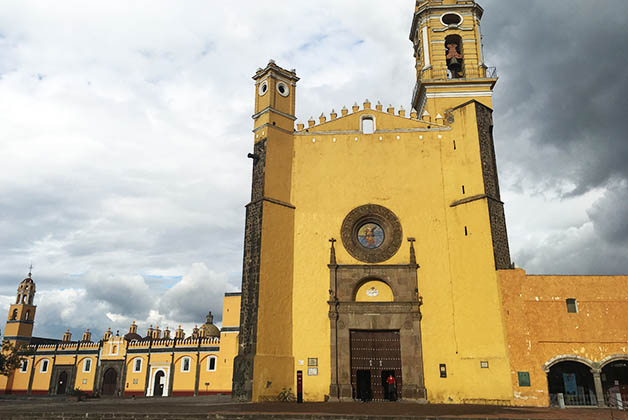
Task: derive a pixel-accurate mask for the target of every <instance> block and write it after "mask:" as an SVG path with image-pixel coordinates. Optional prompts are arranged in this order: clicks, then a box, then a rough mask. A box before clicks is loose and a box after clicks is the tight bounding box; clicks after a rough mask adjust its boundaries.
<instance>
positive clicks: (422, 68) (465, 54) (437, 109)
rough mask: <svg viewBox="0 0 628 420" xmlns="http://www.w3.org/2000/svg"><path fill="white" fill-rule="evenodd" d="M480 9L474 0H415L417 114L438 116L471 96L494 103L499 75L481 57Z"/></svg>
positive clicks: (413, 37)
mask: <svg viewBox="0 0 628 420" xmlns="http://www.w3.org/2000/svg"><path fill="white" fill-rule="evenodd" d="M483 14H484V9H482V7H481V6H480V5H478V4H477V3H476V2H475V1H472V0H465V1H460V0H422V1H417V5H416V9H415V12H414V19H413V21H412V27H411V29H410V41H412V43H413V45H414V57H415V59H416V72H417V83H416V87H415V89H414V95H413V98H412V106H413V107H414V109H416V110H417V111H418V114H419V116H422V117H431V118H436V117H437V115H439V114H442V115H444V111H445V110H447V109H450V108H453V107H456V106H458V105H460V104H462V103H465V102H467V101H469V100H471V99H475V100H477V101H478V102H480V103H482V104H483V105H486V106H487V107H489V108H492V96H493V87H494V86H495V83H496V82H497V76H496V72H495V69H494V68H489V67H487V66H486V64H485V63H484V57H483V51H482V35H481V33H480V20H481V19H482V15H483ZM423 119H426V118H423ZM428 119H429V118H428Z"/></svg>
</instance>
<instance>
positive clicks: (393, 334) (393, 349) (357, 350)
mask: <svg viewBox="0 0 628 420" xmlns="http://www.w3.org/2000/svg"><path fill="white" fill-rule="evenodd" d="M350 340H351V386H352V387H353V398H354V399H357V400H374V401H384V400H387V399H389V395H388V390H387V387H386V379H387V378H388V376H390V375H393V377H394V378H395V381H396V384H397V395H399V396H401V395H402V393H401V390H402V386H403V375H402V371H401V343H400V339H399V330H395V331H372V330H351V331H350Z"/></svg>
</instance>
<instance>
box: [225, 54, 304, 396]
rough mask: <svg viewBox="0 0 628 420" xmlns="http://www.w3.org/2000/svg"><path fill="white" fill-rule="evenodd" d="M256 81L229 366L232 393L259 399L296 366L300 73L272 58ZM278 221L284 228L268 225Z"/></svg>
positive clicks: (286, 384) (284, 384) (285, 383)
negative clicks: (236, 328) (294, 180)
mask: <svg viewBox="0 0 628 420" xmlns="http://www.w3.org/2000/svg"><path fill="white" fill-rule="evenodd" d="M253 80H255V114H254V115H253V120H254V128H253V133H254V141H253V144H254V146H253V153H251V154H249V157H250V158H251V159H252V160H253V182H252V187H251V202H250V203H249V204H247V206H246V227H245V232H244V237H245V239H244V265H243V270H242V305H241V312H240V337H239V341H240V342H239V353H238V356H237V357H236V359H235V361H234V371H233V396H234V398H236V399H240V400H246V401H250V400H251V399H253V400H256V398H257V397H258V394H256V393H259V391H260V390H261V389H264V390H265V391H266V392H268V393H272V392H274V393H275V394H276V393H279V392H280V391H281V390H282V388H290V387H292V382H293V378H292V370H293V365H294V358H293V356H292V354H291V352H290V351H289V349H291V347H292V307H291V304H290V302H291V301H292V270H291V267H292V252H293V240H294V211H295V206H293V205H292V204H291V203H290V201H291V187H292V185H291V176H292V162H293V153H294V139H293V136H292V134H293V132H294V121H295V120H296V117H295V98H296V84H297V82H298V81H299V78H298V77H297V75H296V72H295V70H286V69H283V68H281V67H279V66H278V65H277V64H276V63H275V62H274V61H273V60H270V62H269V63H268V65H267V66H266V67H265V68H264V69H261V68H260V69H258V70H257V72H256V73H255V75H254V76H253ZM278 221H281V224H282V228H281V229H276V228H273V226H276V224H277V222H278ZM262 232H264V235H263V237H262ZM277 302H282V303H284V302H285V303H286V304H285V305H284V304H277ZM259 307H264V308H266V309H265V310H264V311H258V308H259ZM271 325H272V327H271ZM254 384H255V386H254ZM266 384H270V385H268V386H267V388H263V386H265V385H266Z"/></svg>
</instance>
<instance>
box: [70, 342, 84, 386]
mask: <svg viewBox="0 0 628 420" xmlns="http://www.w3.org/2000/svg"><path fill="white" fill-rule="evenodd" d="M80 349H81V342H80V341H79V342H78V343H77V344H76V353H74V372H72V378H70V379H68V384H70V383H71V384H72V386H71V387H70V392H72V390H73V389H74V387H75V386H76V374H77V369H76V363H77V362H78V354H79V350H80Z"/></svg>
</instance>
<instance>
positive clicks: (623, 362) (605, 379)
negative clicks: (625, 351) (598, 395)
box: [600, 356, 628, 407]
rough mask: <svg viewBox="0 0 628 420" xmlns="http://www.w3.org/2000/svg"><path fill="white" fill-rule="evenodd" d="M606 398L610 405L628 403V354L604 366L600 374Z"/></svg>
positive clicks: (616, 405)
mask: <svg viewBox="0 0 628 420" xmlns="http://www.w3.org/2000/svg"><path fill="white" fill-rule="evenodd" d="M600 377H601V379H602V389H603V391H604V399H605V402H606V405H608V406H609V407H618V406H623V407H625V406H627V405H628V356H626V358H625V359H620V360H614V361H612V362H610V363H608V364H606V365H604V367H603V368H602V372H601V375H600Z"/></svg>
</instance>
